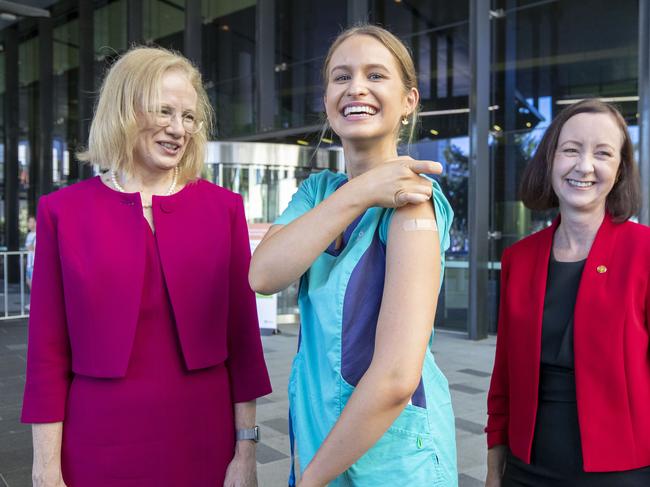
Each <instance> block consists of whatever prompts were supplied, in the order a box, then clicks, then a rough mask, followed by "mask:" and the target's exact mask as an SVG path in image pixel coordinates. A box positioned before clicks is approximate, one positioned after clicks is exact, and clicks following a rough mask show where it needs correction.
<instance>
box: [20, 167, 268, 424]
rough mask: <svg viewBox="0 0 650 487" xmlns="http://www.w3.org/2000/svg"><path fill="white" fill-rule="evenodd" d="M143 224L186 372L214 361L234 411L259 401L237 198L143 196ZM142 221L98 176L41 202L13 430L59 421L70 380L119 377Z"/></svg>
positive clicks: (130, 201)
mask: <svg viewBox="0 0 650 487" xmlns="http://www.w3.org/2000/svg"><path fill="white" fill-rule="evenodd" d="M153 218H154V222H155V227H156V237H157V241H158V246H159V252H160V259H161V265H162V268H163V272H164V275H165V280H166V283H167V287H168V291H169V297H170V300H171V305H172V308H173V311H174V317H175V320H176V326H177V330H178V336H179V340H180V345H181V349H182V353H183V357H184V359H185V364H186V366H187V368H188V369H189V370H194V369H201V368H205V367H211V366H214V365H218V364H222V363H225V365H226V366H227V368H228V371H229V375H230V384H231V394H232V398H233V401H234V402H245V401H249V400H253V399H255V398H257V397H260V396H263V395H265V394H268V393H269V392H271V386H270V382H269V377H268V373H267V370H266V365H265V363H264V356H263V353H262V345H261V340H260V334H259V326H258V321H257V311H256V307H255V295H254V293H253V292H252V291H251V289H250V287H249V285H248V267H249V262H250V244H249V240H248V231H247V226H246V219H245V216H244V208H243V204H242V198H241V196H239V195H237V194H235V193H232V192H230V191H228V190H226V189H223V188H221V187H219V186H216V185H214V184H211V183H209V182H207V181H204V180H199V181H197V182H196V183H191V184H188V185H187V186H186V187H185V188H183V189H182V190H181V191H179V192H178V193H176V194H174V195H172V196H167V197H156V196H154V197H153ZM142 220H143V215H142V207H141V201H140V195H139V193H118V192H117V191H113V190H112V189H110V188H108V187H107V186H105V185H104V184H103V183H102V181H101V180H100V179H99V177H95V178H92V179H89V180H86V181H82V182H80V183H78V184H74V185H72V186H69V187H67V188H64V189H61V190H59V191H56V192H55V193H52V194H49V195H47V196H43V197H41V199H40V201H39V206H38V244H37V246H36V256H35V265H34V276H33V288H32V297H31V310H30V311H31V312H30V319H29V345H28V353H27V381H26V385H25V396H24V402H23V411H22V420H23V422H27V423H40V422H57V421H62V420H63V419H64V415H65V403H66V397H67V391H68V386H69V384H70V381H71V379H72V374H82V375H85V376H90V377H99V378H102V377H103V378H119V377H124V375H125V374H126V371H127V367H128V364H129V357H130V354H131V348H132V345H133V340H134V336H135V331H136V324H137V320H138V313H139V307H140V296H141V294H142V286H143V282H144V264H145V261H144V252H145V240H144V239H145V236H146V234H145V233H144V232H145V231H148V230H147V228H146V226H145V225H143V221H142Z"/></svg>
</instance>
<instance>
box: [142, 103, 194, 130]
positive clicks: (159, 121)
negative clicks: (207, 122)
mask: <svg viewBox="0 0 650 487" xmlns="http://www.w3.org/2000/svg"><path fill="white" fill-rule="evenodd" d="M152 114H153V119H154V122H155V124H156V125H158V126H160V127H168V126H169V125H171V124H172V120H174V119H175V118H176V110H174V109H173V108H171V107H165V106H163V107H161V108H159V109H158V110H154V111H153V112H152ZM181 123H182V125H183V128H184V129H185V131H186V132H187V133H188V134H196V133H197V132H199V131H200V130H201V129H202V128H203V121H202V120H198V119H197V118H196V115H195V114H193V113H184V114H182V115H181Z"/></svg>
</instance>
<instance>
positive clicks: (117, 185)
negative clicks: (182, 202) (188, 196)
mask: <svg viewBox="0 0 650 487" xmlns="http://www.w3.org/2000/svg"><path fill="white" fill-rule="evenodd" d="M177 182H178V166H174V178H173V179H172V184H170V185H169V189H168V190H167V192H166V193H165V194H164V195H163V196H169V195H171V194H172V193H173V192H174V190H175V189H176V183H177ZM111 183H113V186H115V189H117V190H118V191H119V192H120V193H126V190H125V189H124V188H123V187H122V186H121V185H120V183H118V182H117V174H116V173H115V170H114V169H111ZM138 193H140V194H142V191H138ZM140 197H141V198H142V196H140ZM142 208H144V209H145V210H146V209H149V208H151V204H149V205H145V204H143V205H142Z"/></svg>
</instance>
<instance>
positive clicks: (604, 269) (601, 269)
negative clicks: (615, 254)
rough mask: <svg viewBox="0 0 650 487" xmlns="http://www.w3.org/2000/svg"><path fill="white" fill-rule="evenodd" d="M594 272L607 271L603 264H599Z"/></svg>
mask: <svg viewBox="0 0 650 487" xmlns="http://www.w3.org/2000/svg"><path fill="white" fill-rule="evenodd" d="M596 272H597V273H598V274H605V272H607V267H605V266H604V265H599V266H598V267H596Z"/></svg>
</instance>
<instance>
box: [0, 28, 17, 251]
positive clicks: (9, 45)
mask: <svg viewBox="0 0 650 487" xmlns="http://www.w3.org/2000/svg"><path fill="white" fill-rule="evenodd" d="M3 33H4V54H5V73H4V75H5V94H4V113H3V114H2V115H3V116H4V132H5V140H4V146H5V153H4V160H5V163H4V203H5V204H4V219H5V225H4V233H5V237H6V241H5V245H6V246H7V250H18V249H19V248H20V234H19V233H18V208H19V205H18V172H19V167H18V123H19V113H18V99H19V97H18V27H17V26H16V25H12V26H9V27H7V28H5V29H4V30H3Z"/></svg>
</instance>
